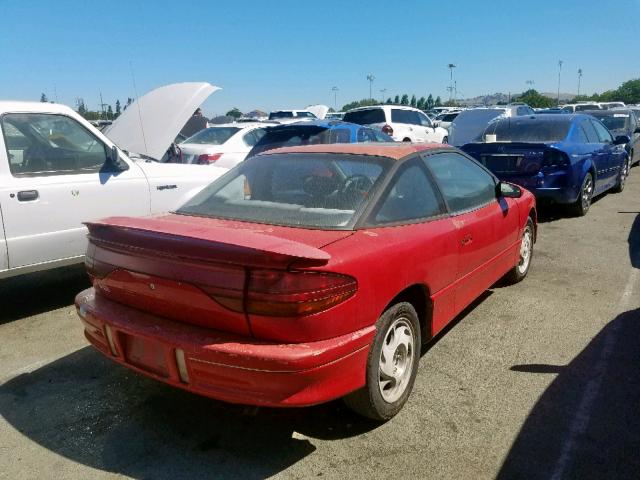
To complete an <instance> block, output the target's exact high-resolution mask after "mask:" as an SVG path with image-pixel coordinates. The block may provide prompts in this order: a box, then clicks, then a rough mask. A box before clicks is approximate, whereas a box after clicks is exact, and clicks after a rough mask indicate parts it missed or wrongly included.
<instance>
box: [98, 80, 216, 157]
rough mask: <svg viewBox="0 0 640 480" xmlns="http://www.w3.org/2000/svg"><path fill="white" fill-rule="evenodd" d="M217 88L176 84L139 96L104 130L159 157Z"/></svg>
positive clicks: (137, 150) (129, 148)
mask: <svg viewBox="0 0 640 480" xmlns="http://www.w3.org/2000/svg"><path fill="white" fill-rule="evenodd" d="M216 90H220V88H218V87H214V86H213V85H211V84H209V83H206V82H185V83H173V84H171V85H165V86H164V87H160V88H156V89H155V90H151V91H150V92H149V93H147V94H145V95H143V96H142V97H140V98H139V99H138V100H137V101H135V102H133V103H132V104H131V105H129V106H128V107H127V109H126V110H125V111H124V112H122V114H121V115H120V116H119V117H118V118H117V119H116V120H115V121H114V122H113V123H112V124H111V125H109V126H108V127H107V128H105V129H104V131H103V133H104V134H105V135H107V136H108V137H109V138H110V139H111V140H113V142H114V143H115V144H116V145H118V146H119V147H120V148H122V149H124V150H127V151H129V152H135V153H140V154H143V155H147V156H149V157H151V158H155V159H158V160H159V159H160V158H162V156H163V155H164V153H165V152H166V151H167V149H168V148H169V146H170V145H171V143H172V142H173V140H174V139H175V138H176V136H177V135H178V133H179V132H180V130H181V129H182V127H184V124H185V123H187V120H189V118H190V117H191V115H193V112H194V111H195V110H196V108H198V107H199V106H200V105H202V103H203V102H204V101H205V100H206V99H207V98H208V97H209V95H211V94H212V93H213V92H215V91H216Z"/></svg>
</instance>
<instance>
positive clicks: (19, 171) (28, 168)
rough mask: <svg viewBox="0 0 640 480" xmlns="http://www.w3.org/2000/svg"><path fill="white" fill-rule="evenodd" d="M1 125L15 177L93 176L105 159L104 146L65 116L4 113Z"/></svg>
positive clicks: (105, 151) (10, 165)
mask: <svg viewBox="0 0 640 480" xmlns="http://www.w3.org/2000/svg"><path fill="white" fill-rule="evenodd" d="M1 124H2V133H3V135H4V141H5V146H6V149H7V156H8V158H9V168H10V170H11V174H12V175H13V176H15V177H20V176H31V177H33V176H46V175H68V174H81V173H93V172H98V171H99V170H100V169H101V168H102V166H103V165H104V163H105V161H106V159H107V149H106V147H105V145H104V144H103V143H102V142H101V141H100V140H98V138H96V137H95V136H94V135H93V134H92V133H91V132H89V131H88V130H86V129H85V128H84V127H83V126H82V125H80V124H79V123H78V122H77V121H75V120H73V119H72V118H69V117H67V116H65V115H56V114H43V113H8V114H6V115H4V116H3V117H2V122H1Z"/></svg>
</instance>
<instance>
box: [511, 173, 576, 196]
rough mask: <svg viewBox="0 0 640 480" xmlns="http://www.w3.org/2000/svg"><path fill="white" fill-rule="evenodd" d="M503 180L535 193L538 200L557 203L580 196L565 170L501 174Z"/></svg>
mask: <svg viewBox="0 0 640 480" xmlns="http://www.w3.org/2000/svg"><path fill="white" fill-rule="evenodd" d="M500 179H501V180H505V181H507V182H510V183H515V184H516V185H520V186H521V187H524V188H526V189H527V190H529V191H530V192H531V193H533V194H534V195H535V197H536V199H537V200H542V201H544V200H546V201H551V202H555V203H573V202H575V201H576V199H577V198H578V191H577V189H576V187H575V186H574V185H571V182H570V180H569V174H568V173H567V172H564V171H559V172H552V173H550V174H544V173H542V172H539V173H537V174H534V175H529V176H524V175H513V176H503V175H501V176H500Z"/></svg>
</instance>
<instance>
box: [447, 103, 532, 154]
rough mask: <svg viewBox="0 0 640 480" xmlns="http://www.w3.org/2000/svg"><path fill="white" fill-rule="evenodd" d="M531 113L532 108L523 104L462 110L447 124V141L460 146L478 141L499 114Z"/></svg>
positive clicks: (505, 115)
mask: <svg viewBox="0 0 640 480" xmlns="http://www.w3.org/2000/svg"><path fill="white" fill-rule="evenodd" d="M533 114H535V112H534V111H533V109H532V108H531V107H529V106H528V105H525V104H511V105H506V106H504V107H491V108H472V109H469V110H464V111H462V112H460V113H459V114H458V116H457V117H456V118H454V119H453V122H451V125H449V143H450V144H451V145H454V146H456V147H460V146H462V145H465V144H467V143H469V142H475V141H478V140H479V139H480V137H481V136H482V132H484V129H485V128H486V126H487V125H488V124H489V122H491V121H492V120H494V119H496V118H498V117H500V116H503V117H517V116H521V115H533Z"/></svg>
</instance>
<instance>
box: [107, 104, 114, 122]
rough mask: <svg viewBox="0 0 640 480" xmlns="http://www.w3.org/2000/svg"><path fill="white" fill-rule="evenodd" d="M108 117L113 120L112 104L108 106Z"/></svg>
mask: <svg viewBox="0 0 640 480" xmlns="http://www.w3.org/2000/svg"><path fill="white" fill-rule="evenodd" d="M107 119H109V120H113V108H111V105H109V106H108V107H107Z"/></svg>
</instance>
